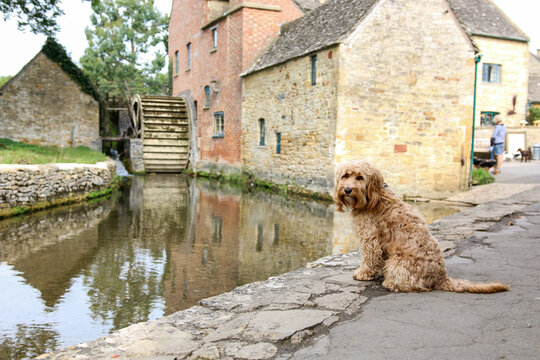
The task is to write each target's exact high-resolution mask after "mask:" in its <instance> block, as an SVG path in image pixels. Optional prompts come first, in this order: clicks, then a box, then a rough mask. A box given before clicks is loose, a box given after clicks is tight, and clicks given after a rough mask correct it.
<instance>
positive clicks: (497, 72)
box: [482, 64, 501, 84]
mask: <svg viewBox="0 0 540 360" xmlns="http://www.w3.org/2000/svg"><path fill="white" fill-rule="evenodd" d="M482 82H486V83H494V84H498V83H500V82H501V65H498V64H483V66H482Z"/></svg>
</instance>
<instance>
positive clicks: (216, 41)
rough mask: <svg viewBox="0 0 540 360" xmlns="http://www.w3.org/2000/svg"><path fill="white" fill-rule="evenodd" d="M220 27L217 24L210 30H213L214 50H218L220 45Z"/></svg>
mask: <svg viewBox="0 0 540 360" xmlns="http://www.w3.org/2000/svg"><path fill="white" fill-rule="evenodd" d="M217 30H218V27H217V26H214V27H213V28H211V29H210V31H211V32H212V50H217V47H218V32H217Z"/></svg>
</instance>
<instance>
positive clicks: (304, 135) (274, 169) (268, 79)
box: [242, 47, 339, 193]
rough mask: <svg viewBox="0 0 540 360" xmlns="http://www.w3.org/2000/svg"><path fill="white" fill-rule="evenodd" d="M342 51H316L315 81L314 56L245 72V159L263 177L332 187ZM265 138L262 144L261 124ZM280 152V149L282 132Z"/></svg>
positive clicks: (320, 189) (316, 187) (322, 189)
mask: <svg viewBox="0 0 540 360" xmlns="http://www.w3.org/2000/svg"><path fill="white" fill-rule="evenodd" d="M338 64H339V52H338V48H337V47H333V48H331V49H326V50H322V51H319V52H318V53H317V75H316V85H311V58H310V57H309V56H307V57H303V58H299V59H295V60H291V61H288V62H287V63H285V64H282V65H278V66H274V67H272V68H270V69H267V70H264V71H261V72H258V73H254V74H250V75H249V76H246V77H245V78H244V88H243V93H244V103H243V108H242V119H243V131H242V133H243V138H242V162H243V165H244V168H245V169H246V170H248V171H250V172H252V173H253V174H254V175H255V176H256V177H258V178H260V179H266V180H270V181H272V182H275V183H277V184H292V185H299V186H303V187H306V188H308V189H309V190H312V191H317V192H322V193H329V192H330V189H332V187H333V182H334V153H335V150H334V149H335V147H334V145H335V126H336V124H335V122H336V112H337V84H338ZM261 119H264V126H265V139H264V141H265V142H264V145H260V129H259V126H260V125H259V124H260V121H261ZM278 133H280V134H281V149H280V150H281V153H279V154H278V153H277V134H278Z"/></svg>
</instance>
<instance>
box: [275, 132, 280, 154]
mask: <svg viewBox="0 0 540 360" xmlns="http://www.w3.org/2000/svg"><path fill="white" fill-rule="evenodd" d="M276 154H281V133H280V132H277V133H276Z"/></svg>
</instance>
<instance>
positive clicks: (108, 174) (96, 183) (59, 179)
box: [0, 160, 116, 217]
mask: <svg viewBox="0 0 540 360" xmlns="http://www.w3.org/2000/svg"><path fill="white" fill-rule="evenodd" d="M115 172H116V165H115V162H114V161H112V160H107V161H104V162H100V163H97V164H95V165H92V164H47V165H1V164H0V217H1V216H6V215H10V214H11V210H12V209H13V208H15V207H26V208H33V207H36V206H37V207H39V208H44V207H48V206H51V205H55V204H60V203H66V202H72V201H73V200H76V199H79V198H82V197H84V196H86V195H87V194H89V193H91V192H95V191H100V190H103V189H106V188H108V187H110V186H111V181H112V179H113V176H114V175H115Z"/></svg>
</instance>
